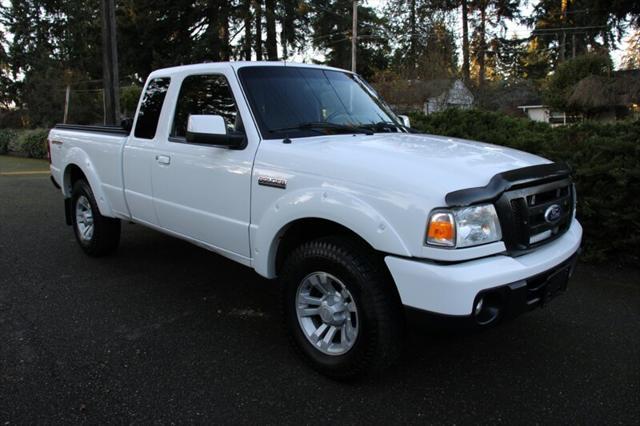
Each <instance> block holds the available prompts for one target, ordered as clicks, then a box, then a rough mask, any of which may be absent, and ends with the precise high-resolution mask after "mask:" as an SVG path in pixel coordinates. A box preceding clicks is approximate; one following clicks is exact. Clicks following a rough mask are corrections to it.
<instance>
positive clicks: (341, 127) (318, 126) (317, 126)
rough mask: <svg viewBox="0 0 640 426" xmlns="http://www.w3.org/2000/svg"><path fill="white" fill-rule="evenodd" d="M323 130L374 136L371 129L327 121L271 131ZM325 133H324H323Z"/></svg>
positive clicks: (271, 131) (272, 131) (271, 130)
mask: <svg viewBox="0 0 640 426" xmlns="http://www.w3.org/2000/svg"><path fill="white" fill-rule="evenodd" d="M322 129H329V130H337V131H340V132H345V133H364V134H366V135H372V134H373V131H372V130H371V129H368V128H365V127H361V126H350V125H348V124H337V123H329V122H326V121H317V122H308V123H300V124H298V125H297V126H291V127H281V128H279V129H270V130H269V132H270V133H277V132H287V131H291V130H313V131H317V132H319V131H320V130H322ZM321 133H324V132H321Z"/></svg>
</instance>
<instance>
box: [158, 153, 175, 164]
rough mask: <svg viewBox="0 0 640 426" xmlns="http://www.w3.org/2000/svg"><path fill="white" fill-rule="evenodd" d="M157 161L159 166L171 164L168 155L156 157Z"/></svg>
mask: <svg viewBox="0 0 640 426" xmlns="http://www.w3.org/2000/svg"><path fill="white" fill-rule="evenodd" d="M156 161H157V162H158V164H165V165H169V164H171V157H169V156H168V155H156Z"/></svg>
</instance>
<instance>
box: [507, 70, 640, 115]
mask: <svg viewBox="0 0 640 426" xmlns="http://www.w3.org/2000/svg"><path fill="white" fill-rule="evenodd" d="M566 102H567V106H568V108H569V109H571V110H573V111H581V112H582V113H581V114H575V115H570V114H567V113H566V112H562V111H559V112H556V111H552V110H551V109H550V108H549V106H547V105H543V104H538V103H531V104H528V105H521V106H518V108H519V109H520V110H522V112H523V113H525V114H526V115H527V116H528V117H529V118H530V119H531V120H533V121H539V122H543V123H549V124H551V125H552V126H559V125H566V124H569V123H575V122H578V121H582V120H583V119H584V118H588V119H590V120H597V121H616V120H621V119H628V118H632V119H640V70H620V71H616V72H614V73H613V74H612V75H611V76H596V75H591V76H588V77H585V78H583V79H581V80H580V81H578V82H577V83H576V84H575V85H574V86H573V87H572V88H571V90H570V92H569V93H568V96H567V100H566Z"/></svg>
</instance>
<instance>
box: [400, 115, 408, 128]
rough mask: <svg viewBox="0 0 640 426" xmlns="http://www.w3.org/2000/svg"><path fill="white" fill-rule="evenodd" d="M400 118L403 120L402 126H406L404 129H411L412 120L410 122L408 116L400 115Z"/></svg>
mask: <svg viewBox="0 0 640 426" xmlns="http://www.w3.org/2000/svg"><path fill="white" fill-rule="evenodd" d="M398 118H400V120H402V124H404V127H411V120H409V117H408V116H406V115H399V116H398Z"/></svg>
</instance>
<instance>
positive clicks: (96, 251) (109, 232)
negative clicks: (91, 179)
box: [71, 180, 120, 257]
mask: <svg viewBox="0 0 640 426" xmlns="http://www.w3.org/2000/svg"><path fill="white" fill-rule="evenodd" d="M71 200H72V203H71V205H72V207H73V214H72V215H71V217H72V225H73V232H74V233H75V235H76V240H77V241H78V244H80V247H82V250H84V252H85V253H87V254H88V255H90V256H96V257H97V256H104V255H107V254H110V253H112V252H114V251H115V250H116V249H117V248H118V244H119V243H120V220H118V219H113V218H110V217H106V216H102V215H101V214H100V211H99V210H98V205H97V203H96V199H95V197H94V195H93V191H92V190H91V187H90V186H89V184H88V183H87V182H86V181H84V180H79V181H77V182H76V183H75V184H74V185H73V195H72V199H71Z"/></svg>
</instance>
